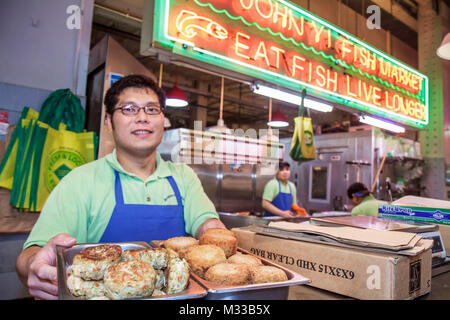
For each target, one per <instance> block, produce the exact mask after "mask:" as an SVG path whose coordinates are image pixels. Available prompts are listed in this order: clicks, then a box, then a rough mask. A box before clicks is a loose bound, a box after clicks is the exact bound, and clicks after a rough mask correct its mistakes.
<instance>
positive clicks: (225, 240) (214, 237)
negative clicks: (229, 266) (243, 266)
mask: <svg viewBox="0 0 450 320" xmlns="http://www.w3.org/2000/svg"><path fill="white" fill-rule="evenodd" d="M199 244H213V245H216V246H218V247H220V248H222V250H223V251H224V252H225V256H226V257H227V258H228V257H230V256H232V255H233V254H235V253H236V250H237V238H236V236H235V235H234V232H233V231H230V230H228V229H222V228H210V229H207V230H206V231H205V232H204V233H203V234H202V236H201V237H200V242H199Z"/></svg>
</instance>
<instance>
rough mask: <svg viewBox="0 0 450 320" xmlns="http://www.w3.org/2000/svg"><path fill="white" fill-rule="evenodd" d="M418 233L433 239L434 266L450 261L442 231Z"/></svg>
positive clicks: (425, 237) (432, 255)
mask: <svg viewBox="0 0 450 320" xmlns="http://www.w3.org/2000/svg"><path fill="white" fill-rule="evenodd" d="M417 235H419V236H421V237H422V238H424V239H429V240H433V247H432V248H431V257H432V259H433V260H432V267H435V266H439V265H441V264H443V263H445V262H448V261H450V257H447V254H446V251H445V247H444V242H443V241H442V236H441V232H440V231H437V230H436V231H428V232H417Z"/></svg>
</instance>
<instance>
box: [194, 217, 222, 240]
mask: <svg viewBox="0 0 450 320" xmlns="http://www.w3.org/2000/svg"><path fill="white" fill-rule="evenodd" d="M210 228H221V229H226V227H225V225H224V224H223V223H222V221H220V220H219V219H208V220H206V221H205V222H203V223H202V224H201V225H200V227H198V228H197V231H195V238H197V239H200V237H201V236H202V234H203V233H204V232H205V231H206V230H207V229H210Z"/></svg>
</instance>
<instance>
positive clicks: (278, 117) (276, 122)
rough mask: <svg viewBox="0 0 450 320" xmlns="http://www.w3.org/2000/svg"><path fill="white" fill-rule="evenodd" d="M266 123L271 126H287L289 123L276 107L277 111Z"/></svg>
mask: <svg viewBox="0 0 450 320" xmlns="http://www.w3.org/2000/svg"><path fill="white" fill-rule="evenodd" d="M267 125H269V126H271V127H277V128H282V127H287V126H288V125H289V121H288V119H287V118H286V117H285V116H284V114H282V113H281V111H280V109H279V108H278V109H277V112H275V113H274V115H273V116H272V119H271V120H270V121H269V122H267Z"/></svg>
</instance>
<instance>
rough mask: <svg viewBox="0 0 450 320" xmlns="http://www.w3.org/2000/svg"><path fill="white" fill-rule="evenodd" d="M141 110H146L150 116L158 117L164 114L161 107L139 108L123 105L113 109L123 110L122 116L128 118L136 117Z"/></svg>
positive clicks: (152, 105) (151, 105) (130, 104)
mask: <svg viewBox="0 0 450 320" xmlns="http://www.w3.org/2000/svg"><path fill="white" fill-rule="evenodd" d="M141 109H144V112H145V113H146V114H148V115H150V116H156V115H158V114H160V113H161V112H162V109H161V107H160V106H159V105H154V104H150V105H146V106H144V107H140V106H137V105H135V104H132V103H129V104H126V105H123V106H122V107H119V108H115V109H113V112H114V111H117V110H121V111H122V114H124V115H126V116H135V115H137V114H138V113H139V111H141Z"/></svg>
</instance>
